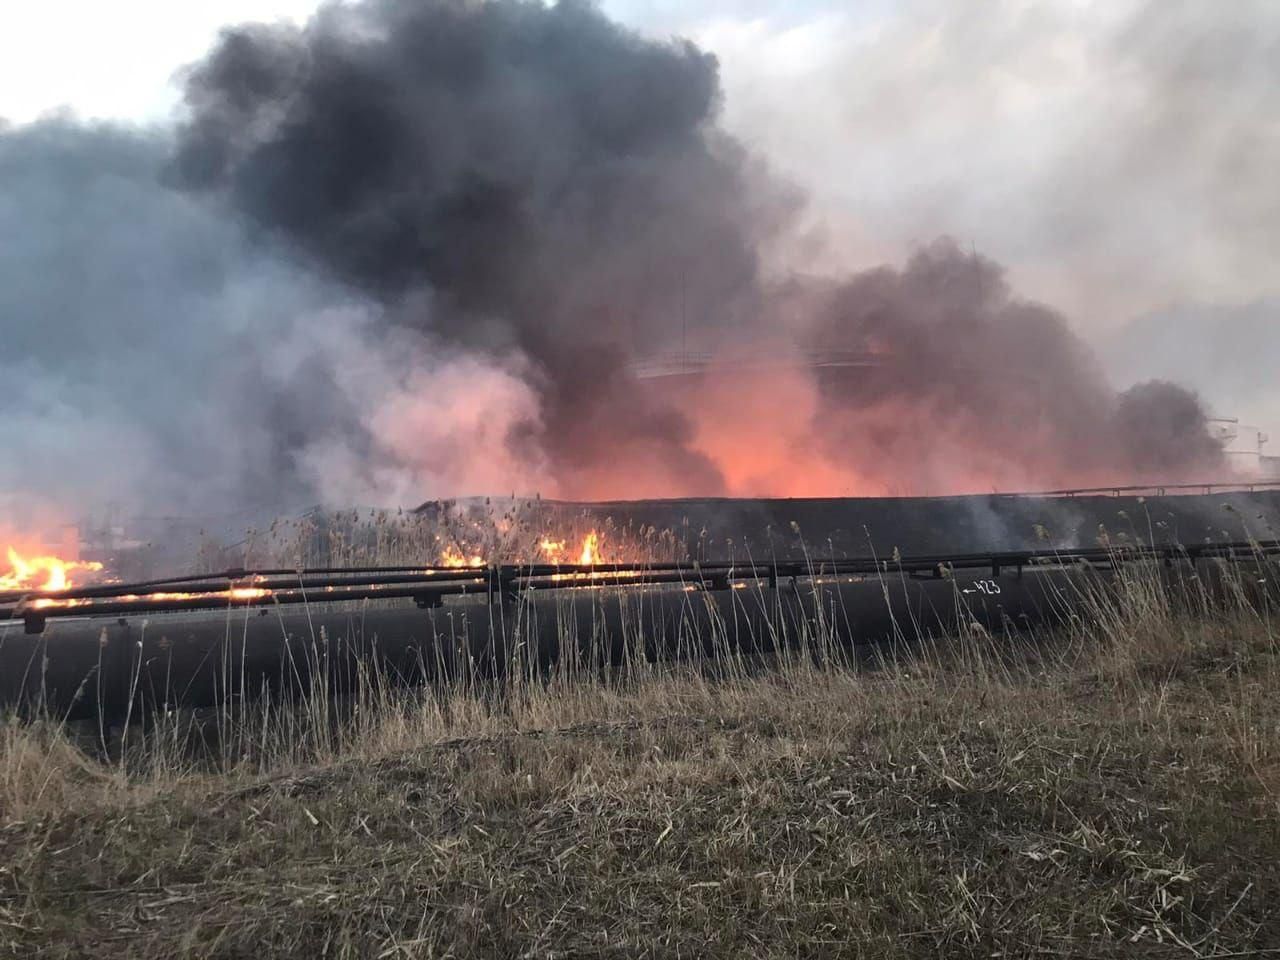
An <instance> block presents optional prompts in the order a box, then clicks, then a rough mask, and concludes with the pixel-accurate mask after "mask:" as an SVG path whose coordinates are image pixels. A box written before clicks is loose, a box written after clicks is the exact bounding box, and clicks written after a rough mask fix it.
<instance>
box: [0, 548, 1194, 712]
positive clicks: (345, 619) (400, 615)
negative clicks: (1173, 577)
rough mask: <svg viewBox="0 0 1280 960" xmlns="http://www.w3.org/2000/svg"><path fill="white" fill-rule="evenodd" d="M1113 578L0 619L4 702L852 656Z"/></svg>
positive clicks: (210, 700)
mask: <svg viewBox="0 0 1280 960" xmlns="http://www.w3.org/2000/svg"><path fill="white" fill-rule="evenodd" d="M1188 567H1189V565H1188ZM1111 576H1112V574H1111V572H1110V571H1109V570H1108V569H1105V568H1102V569H1100V568H1097V567H1089V566H1084V565H1075V566H1062V567H1042V568H1025V569H1021V570H1019V569H1003V570H1001V571H1000V572H998V573H997V572H994V571H969V572H964V571H960V572H956V573H955V574H954V575H952V576H946V577H943V576H938V577H913V576H910V575H907V574H905V573H893V574H882V575H871V576H865V577H862V576H850V575H843V576H832V577H825V578H824V577H816V578H797V579H794V580H790V579H783V580H781V581H778V582H777V585H776V587H771V586H769V583H768V581H767V580H759V581H755V580H752V581H746V582H743V583H741V584H740V585H738V586H735V587H731V588H729V589H701V588H694V587H690V586H681V585H679V584H661V583H660V584H651V585H646V586H640V587H617V588H612V587H611V588H600V587H591V588H578V589H549V590H548V589H544V590H531V591H527V592H525V593H523V594H521V595H519V596H517V597H514V598H511V597H506V598H503V599H502V600H501V601H495V602H489V601H488V599H486V598H484V597H459V598H451V599H450V601H449V602H446V603H444V604H443V605H442V606H439V607H435V608H430V609H420V608H417V607H414V606H411V605H409V604H408V603H407V602H406V603H404V604H402V605H395V604H391V603H387V602H385V601H378V602H376V603H374V602H370V603H369V604H367V605H365V606H362V607H360V608H359V609H339V608H335V605H326V604H315V605H311V606H308V607H305V608H297V607H294V608H284V607H272V608H260V607H248V606H243V605H237V606H234V607H228V608H227V609H225V610H222V611H216V612H211V611H205V612H201V613H161V614H150V615H145V616H129V617H119V618H110V617H87V618H83V619H66V620H56V621H55V620H51V621H49V623H48V625H47V626H46V628H45V630H44V632H43V633H42V634H39V635H29V634H26V633H25V632H23V630H22V626H21V624H16V623H15V624H9V625H0V708H2V709H8V710H15V709H17V710H23V711H29V710H35V709H43V710H46V711H47V712H49V713H51V714H53V715H55V716H60V717H62V716H65V717H68V718H82V717H91V716H103V717H106V718H119V717H122V716H124V715H127V714H131V713H132V714H133V715H135V716H140V715H143V714H144V713H147V712H149V711H150V710H153V709H155V708H158V707H164V706H169V707H173V706H182V707H209V706H217V705H219V704H225V703H228V702H235V701H240V700H242V699H245V698H252V697H256V696H258V695H260V694H262V693H263V692H264V691H268V692H270V693H271V694H272V695H274V696H282V695H287V694H292V693H297V692H299V691H314V690H315V689H316V688H317V685H321V686H323V687H324V688H325V689H327V690H328V691H334V690H337V689H342V688H349V687H351V686H352V685H354V683H355V682H356V679H357V678H358V677H359V676H364V677H368V676H370V675H371V672H372V673H373V674H376V675H377V676H379V677H381V678H384V679H387V680H390V681H392V682H396V683H414V684H416V683H424V682H431V681H433V680H437V679H440V678H443V677H448V676H455V677H460V676H470V677H474V678H482V679H483V678H489V677H493V676H495V675H498V674H500V673H502V672H504V671H510V670H527V671H531V672H538V671H545V670H547V669H549V668H550V667H552V666H553V665H555V664H557V663H559V664H562V665H567V664H568V663H569V662H570V661H572V662H575V663H578V664H581V665H585V666H588V667H593V666H603V665H605V664H612V665H620V664H625V663H628V662H633V660H634V658H636V657H640V658H643V659H646V660H655V659H659V658H664V657H672V656H684V655H687V656H708V655H710V656H717V655H723V654H730V653H733V654H736V653H740V652H741V653H752V652H759V651H767V650H771V649H776V648H778V647H779V646H782V645H790V646H807V647H809V648H810V649H817V648H820V647H824V646H826V645H831V646H832V647H833V648H836V647H838V648H841V649H849V648H850V647H851V646H853V645H857V644H866V643H880V642H883V641H886V640H893V639H901V640H914V639H918V638H920V637H924V636H939V635H950V634H954V633H956V632H958V631H964V630H966V629H969V628H971V627H972V626H974V625H979V626H980V627H981V628H982V629H984V630H986V631H988V632H991V633H1000V632H1005V631H1009V630H1014V629H1020V628H1023V627H1027V626H1030V625H1034V624H1040V623H1045V622H1056V621H1058V620H1060V619H1061V618H1062V617H1064V616H1066V615H1067V614H1068V613H1069V612H1070V611H1071V610H1072V609H1074V608H1075V607H1076V606H1077V601H1078V599H1079V597H1080V596H1081V595H1082V594H1083V593H1086V592H1088V591H1092V590H1096V589H1098V588H1099V587H1100V586H1102V585H1105V583H1106V582H1107V581H1108V580H1109V578H1110V577H1111ZM345 606H347V607H350V606H352V605H350V604H348V605H345Z"/></svg>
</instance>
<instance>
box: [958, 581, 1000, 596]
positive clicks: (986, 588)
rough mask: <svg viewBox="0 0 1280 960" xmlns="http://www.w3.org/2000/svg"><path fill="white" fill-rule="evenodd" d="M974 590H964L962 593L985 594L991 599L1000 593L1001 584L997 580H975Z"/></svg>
mask: <svg viewBox="0 0 1280 960" xmlns="http://www.w3.org/2000/svg"><path fill="white" fill-rule="evenodd" d="M973 586H974V588H975V589H973V590H962V591H960V592H961V593H985V594H986V595H987V596H989V597H994V596H995V595H996V594H998V593H999V592H1000V584H999V583H997V582H996V581H995V580H975V581H973Z"/></svg>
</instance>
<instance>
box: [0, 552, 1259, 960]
mask: <svg viewBox="0 0 1280 960" xmlns="http://www.w3.org/2000/svg"><path fill="white" fill-rule="evenodd" d="M1274 640H1275V638H1274V635H1273V633H1272V628H1271V623H1270V616H1269V612H1268V610H1267V609H1266V608H1265V606H1261V605H1259V604H1257V603H1251V602H1247V601H1246V600H1245V598H1244V595H1243V594H1240V595H1238V596H1235V597H1234V599H1232V600H1229V602H1227V603H1226V604H1225V605H1210V604H1209V603H1208V602H1207V600H1206V599H1205V597H1204V595H1202V594H1199V593H1197V591H1196V588H1194V587H1190V588H1187V589H1185V590H1183V591H1181V593H1180V595H1178V596H1175V597H1174V598H1173V599H1170V596H1169V594H1168V592H1167V591H1165V590H1163V589H1156V587H1155V580H1154V579H1153V577H1152V576H1150V575H1147V574H1145V573H1144V574H1141V575H1135V576H1133V577H1131V578H1130V579H1129V580H1128V581H1126V582H1124V583H1122V587H1121V589H1120V590H1119V592H1118V594H1117V595H1115V596H1108V597H1103V596H1099V597H1096V598H1093V600H1092V601H1091V602H1090V603H1088V604H1086V605H1085V607H1084V608H1083V613H1082V616H1081V618H1080V619H1079V620H1078V621H1077V622H1076V623H1075V624H1074V625H1073V626H1072V627H1071V628H1070V629H1068V630H1065V631H1063V632H1062V633H1060V634H1058V635H1055V636H1054V637H1043V638H1039V639H1038V640H1034V641H1031V640H1027V639H1026V638H1021V639H1015V638H989V637H983V636H972V637H966V638H961V639H960V640H957V641H953V642H950V643H947V644H939V645H937V646H935V647H933V648H931V649H929V650H926V651H918V652H917V653H916V654H913V655H911V656H903V657H902V658H900V659H898V660H897V661H896V662H894V663H887V664H884V665H883V666H882V667H881V668H879V669H875V670H870V671H865V670H853V669H826V670H818V669H815V668H814V667H813V666H812V665H811V662H810V661H808V660H805V659H802V658H783V660H782V661H781V662H780V663H778V664H777V665H775V668H774V669H772V670H770V671H768V672H766V673H762V674H758V675H754V676H753V675H751V674H750V673H749V672H748V671H746V670H745V669H744V670H739V671H734V670H730V671H728V675H727V676H726V675H725V672H724V671H721V674H720V675H719V676H718V677H717V678H716V679H715V680H712V679H709V678H708V677H706V676H704V675H701V674H699V672H698V671H697V670H695V669H694V668H692V667H680V668H666V669H657V668H650V669H648V670H646V671H642V672H638V673H636V674H633V675H631V677H630V679H629V680H628V682H627V683H625V684H622V683H606V682H604V681H602V680H591V679H586V678H581V677H577V678H573V679H572V682H570V681H569V680H567V679H553V681H552V682H551V684H550V685H549V686H546V687H542V686H528V685H519V686H513V687H512V688H510V689H508V690H506V691H504V694H505V695H504V696H502V697H499V698H489V699H488V700H484V699H478V698H476V697H474V696H472V695H470V694H468V693H466V692H465V691H461V690H453V691H441V692H439V694H438V695H437V696H434V697H430V698H416V699H408V698H405V697H403V696H401V697H400V698H399V699H398V700H394V699H390V698H389V699H384V700H379V701H377V702H373V701H372V700H371V701H369V702H363V703H357V704H355V705H348V707H347V709H346V711H345V713H344V716H343V717H342V718H341V721H342V722H341V723H339V724H335V723H334V720H335V718H334V717H325V716H322V715H321V713H320V712H317V711H318V710H319V708H317V707H315V706H314V705H304V706H303V708H302V711H301V713H296V712H295V713H293V714H291V715H290V716H291V719H289V720H287V721H286V720H284V719H282V717H281V716H280V714H279V712H277V714H276V715H274V716H272V715H268V713H266V712H264V713H262V714H261V715H260V716H259V715H247V716H244V717H241V718H240V720H239V723H240V736H239V737H238V738H232V739H233V742H235V743H236V744H238V746H237V750H239V749H244V750H245V756H244V757H243V758H240V759H237V757H236V756H235V755H234V754H235V751H231V752H225V751H224V753H223V754H222V755H221V756H220V763H221V766H222V768H223V769H222V772H220V773H218V774H210V773H207V772H205V773H201V772H197V771H196V770H195V769H193V768H191V767H190V765H184V763H183V761H182V759H181V758H182V756H184V754H183V752H182V747H183V743H182V738H181V732H180V731H178V730H177V729H176V728H172V729H164V728H161V729H159V730H157V731H154V732H153V733H152V734H150V737H151V740H150V742H148V743H143V744H135V747H134V749H133V750H132V751H129V750H126V751H124V753H123V754H122V755H120V756H118V757H116V758H115V759H113V760H112V761H110V762H108V763H99V762H97V761H90V760H88V759H86V758H85V756H84V755H83V753H82V752H81V751H79V750H78V749H76V748H75V747H73V746H72V745H71V744H70V743H69V742H68V740H67V737H66V735H65V732H64V731H59V730H57V729H53V730H49V729H41V728H34V727H30V726H27V727H17V726H8V727H5V728H4V729H3V746H2V748H0V749H2V750H3V755H2V756H0V804H2V805H3V808H2V809H0V954H5V955H12V956H15V957H18V956H23V957H26V956H50V957H63V956H66V957H79V956H84V957H89V956H93V957H100V956H134V957H155V958H159V957H174V956H191V957H244V956H250V955H252V956H258V957H265V956H272V957H274V956H284V957H293V956H297V957H308V958H315V957H383V958H392V957H445V956H476V957H513V958H514V957H543V956H558V957H568V956H628V957H630V956H655V957H657V956H662V957H667V956H670V957H676V956H681V957H691V956H723V957H737V956H761V957H783V956H786V957H795V956H804V957H825V956H965V957H968V956H983V957H990V956H1030V955H1037V954H1049V955H1075V956H1080V955H1083V956H1116V955H1124V956H1170V957H1173V956H1177V957H1191V958H1197V957H1198V958H1219V960H1224V958H1226V957H1246V956H1255V955H1261V954H1263V953H1266V952H1277V953H1280V908H1278V907H1277V906H1276V895H1277V893H1280V889H1278V884H1277V879H1278V867H1277V864H1280V809H1278V806H1277V805H1278V801H1277V798H1278V797H1280V696H1278V695H1280V660H1278V659H1277V649H1276V645H1275V642H1274ZM325 709H328V708H325ZM255 726H257V727H260V729H259V730H258V732H257V733H256V734H255V735H254V736H253V737H249V735H248V731H249V730H250V729H253V728H254V727H255ZM335 726H336V727H340V728H341V729H342V730H344V731H346V732H345V733H343V734H342V735H340V736H339V735H335V734H334V733H333V730H334V728H335ZM318 729H323V731H325V732H324V733H323V734H318V733H317V730H318ZM249 744H252V745H254V748H255V749H254V750H249V749H248V748H247V746H246V745H249ZM299 744H303V745H302V746H299Z"/></svg>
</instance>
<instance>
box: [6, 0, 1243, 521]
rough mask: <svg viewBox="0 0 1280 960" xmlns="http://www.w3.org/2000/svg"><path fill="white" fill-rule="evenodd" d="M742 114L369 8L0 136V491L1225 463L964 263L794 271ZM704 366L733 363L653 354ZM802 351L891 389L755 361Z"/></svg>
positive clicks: (1022, 475) (567, 42)
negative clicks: (156, 111) (777, 260)
mask: <svg viewBox="0 0 1280 960" xmlns="http://www.w3.org/2000/svg"><path fill="white" fill-rule="evenodd" d="M721 100H722V94H721V88H720V83H719V76H718V71H717V64H716V60H715V58H714V56H713V54H712V53H710V52H707V51H703V50H701V49H699V48H697V47H695V46H694V45H692V44H691V43H689V42H687V41H683V40H673V41H670V42H657V41H653V40H648V39H644V38H642V37H641V36H639V35H638V34H636V33H633V32H631V31H629V30H627V29H625V28H623V27H621V26H619V25H618V24H615V23H613V22H612V21H610V20H609V19H607V18H606V17H605V16H604V15H603V14H601V13H600V12H599V11H597V10H596V9H594V8H593V7H591V6H589V5H587V4H584V3H576V2H566V3H561V4H559V5H558V6H555V7H547V6H544V5H543V4H541V3H538V2H515V0H492V2H488V3H480V4H476V3H462V2H451V0H432V2H427V3H422V2H408V0H365V2H363V3H359V4H354V5H346V6H341V7H338V6H333V7H327V8H324V9H323V10H322V11H321V12H320V13H319V14H317V15H316V16H315V17H314V18H313V19H312V20H311V21H310V22H309V23H308V24H307V25H306V26H305V27H304V28H294V27H289V26H271V27H266V26H255V25H249V26H242V27H233V28H229V29H228V30H227V31H226V32H225V33H224V35H223V37H222V39H221V40H220V42H219V43H218V45H217V46H216V47H215V49H214V50H212V51H211V52H210V53H209V55H208V56H207V57H206V58H205V59H204V60H202V61H201V62H199V63H197V64H195V65H193V67H192V68H191V70H190V71H189V73H188V76H187V80H186V103H187V113H186V116H185V119H184V122H183V124H182V125H181V127H180V128H179V129H177V130H149V131H148V130H130V129H125V128H121V127H112V126H85V125H80V124H76V123H75V122H74V121H69V120H54V121H47V122H43V123H40V124H36V125H32V126H27V127H19V128H14V129H10V130H8V131H5V132H0V191H2V195H0V221H3V222H2V223H0V226H2V227H3V228H4V231H5V235H6V237H12V238H15V239H14V242H13V243H11V244H9V245H8V246H7V247H6V249H5V251H4V252H3V253H0V291H3V292H2V293H0V297H3V300H4V302H3V312H4V314H5V316H6V317H11V318H14V319H13V320H12V321H11V322H10V328H11V332H10V343H11V345H12V344H16V345H17V347H18V349H17V350H11V351H9V359H8V360H6V361H4V363H5V368H6V374H5V376H6V380H7V382H8V383H9V384H10V388H9V389H8V391H7V393H8V396H9V406H10V411H9V412H10V416H9V417H8V418H6V425H5V428H4V429H5V433H6V434H7V436H6V437H5V440H6V445H7V447H8V449H9V450H11V451H16V455H15V456H13V457H11V458H10V459H9V460H7V461H5V466H4V468H3V471H4V473H3V475H2V476H0V486H2V487H3V488H4V489H5V490H7V491H14V492H16V493H20V494H21V493H26V492H29V493H31V494H33V495H34V494H39V495H40V496H44V497H48V498H51V499H53V500H55V501H61V502H77V503H81V502H104V501H107V500H113V501H116V502H123V503H126V504H129V505H130V506H131V507H132V508H134V509H137V510H140V511H145V512H151V513H156V512H211V511H216V510H218V509H223V508H225V507H229V506H232V505H243V504H246V503H261V504H263V505H264V507H272V508H284V507H287V506H289V505H295V504H299V503H306V502H316V501H320V502H327V503H332V504H342V503H352V502H362V503H378V504H397V503H401V504H406V503H413V502H417V501H421V500H423V499H428V498H432V497H442V496H454V495H467V494H483V493H510V492H515V493H524V494H531V493H534V492H540V493H543V494H544V495H548V496H560V497H574V498H594V499H612V498H624V497H639V496H691V495H841V494H874V493H899V492H901V493H944V492H966V491H977V490H990V489H1006V490H1007V489H1016V488H1032V487H1047V486H1066V485H1070V484H1072V483H1080V484H1089V483H1104V482H1105V483H1115V482H1123V481H1127V480H1133V481H1145V480H1160V481H1175V480H1181V479H1195V480H1203V479H1204V478H1205V476H1206V475H1209V476H1213V475H1216V474H1219V473H1220V472H1221V469H1222V464H1221V460H1220V454H1219V451H1218V450H1217V447H1216V446H1215V445H1214V444H1213V442H1212V441H1211V440H1209V438H1208V434H1207V431H1206V422H1205V414H1204V411H1203V409H1202V407H1201V405H1200V403H1199V401H1198V399H1197V398H1196V397H1195V396H1194V395H1193V394H1191V393H1189V392H1187V391H1185V390H1183V389H1181V388H1179V387H1177V386H1176V385H1174V384H1169V383H1163V382H1154V383H1149V384H1143V385H1139V386H1138V387H1135V388H1132V389H1130V390H1127V391H1125V392H1118V391H1117V390H1115V389H1114V388H1113V387H1112V386H1111V385H1110V384H1109V383H1108V381H1107V379H1106V378H1105V376H1104V375H1103V373H1102V371H1101V367H1100V365H1099V363H1098V361H1097V359H1096V358H1095V357H1094V355H1093V354H1092V352H1091V351H1090V349H1089V348H1088V347H1087V345H1086V344H1085V343H1084V342H1083V341H1082V340H1081V339H1079V337H1078V336H1076V335H1075V334H1074V333H1073V332H1072V331H1071V329H1070V326H1069V325H1068V323H1067V321H1066V320H1065V319H1064V318H1063V317H1062V316H1060V315H1059V314H1057V313H1055V312H1054V311H1053V310H1051V309H1050V308H1048V307H1045V306H1040V305H1036V304H1033V303H1030V302H1027V301H1024V300H1022V299H1021V298H1019V297H1018V296H1017V295H1016V294H1015V293H1014V292H1013V291H1011V290H1010V289H1009V288H1008V286H1007V284H1006V283H1005V281H1004V278H1003V273H1002V271H1001V269H1000V268H999V266H998V265H996V264H995V263H993V262H991V261H990V260H987V259H985V258H983V257H981V256H978V255H977V254H976V253H974V252H973V251H965V250H963V249H961V248H960V247H959V246H957V245H956V244H955V243H953V242H950V241H948V240H946V239H941V240H939V241H937V242H935V243H933V244H930V245H928V246H926V247H923V248H921V249H920V250H918V251H917V253H916V254H915V255H914V256H913V257H912V258H911V259H910V260H909V261H908V262H907V263H905V264H903V265H901V266H886V267H883V268H880V269H877V270H872V271H862V272H859V273H853V274H850V275H847V276H835V277H827V278H824V279H822V280H821V281H816V280H811V279H805V278H801V277H779V276H777V275H776V272H774V271H773V270H772V269H771V265H770V263H769V262H768V257H767V253H766V251H768V250H769V249H771V248H772V247H773V246H774V244H775V242H776V241H777V240H779V238H781V237H784V236H785V235H786V234H787V232H788V231H789V230H791V229H793V228H794V226H795V224H796V222H797V217H798V214H799V212H800V211H801V210H802V209H803V207H804V197H803V196H802V195H801V194H800V193H799V191H797V190H796V189H795V188H794V187H793V186H791V185H788V184H784V183H781V182H779V181H778V179H777V178H776V177H774V176H772V175H771V174H770V173H769V171H768V170H767V168H766V166H765V165H764V164H763V163H762V162H761V161H760V160H759V159H758V158H757V157H755V156H753V155H752V154H751V153H750V151H748V150H747V149H746V148H745V147H744V146H743V145H742V144H740V143H738V142H736V141H735V140H734V139H733V138H732V137H730V136H729V135H728V134H727V133H726V132H725V131H724V129H723V128H722V126H721V125H720V121H719V117H720V111H721ZM690 344H693V345H694V346H696V347H697V349H699V350H706V351H709V352H710V353H712V354H713V355H715V356H716V357H718V358H720V359H722V360H724V361H725V369H732V370H733V372H732V374H730V375H727V376H724V377H715V378H709V379H704V380H701V381H697V380H693V381H690V380H689V379H688V378H685V379H684V380H682V381H680V383H679V385H678V386H674V385H673V384H672V382H671V381H661V380H644V379H641V378H639V377H637V376H636V374H635V373H634V370H633V368H632V366H631V364H630V361H632V360H634V359H636V358H644V357H650V356H654V355H658V354H661V353H664V352H668V351H679V350H684V349H685V348H686V347H687V346H688V345H690ZM808 350H821V351H827V352H840V353H844V354H853V355H858V356H862V357H865V358H867V362H866V364H865V365H864V366H863V367H860V368H853V372H848V371H846V372H845V373H844V374H842V375H839V376H835V377H833V376H831V375H829V373H823V374H819V373H816V372H815V371H814V370H812V369H811V368H809V367H807V366H805V365H804V364H802V363H793V364H788V363H785V362H782V363H778V362H775V363H771V364H761V363H760V362H759V360H760V359H761V358H762V356H767V357H768V358H769V359H770V360H773V361H779V360H782V361H785V360H786V359H787V358H788V357H796V358H799V357H800V356H802V355H803V354H804V353H805V351H808ZM19 358H20V359H19Z"/></svg>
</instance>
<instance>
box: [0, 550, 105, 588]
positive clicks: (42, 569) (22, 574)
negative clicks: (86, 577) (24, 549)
mask: <svg viewBox="0 0 1280 960" xmlns="http://www.w3.org/2000/svg"><path fill="white" fill-rule="evenodd" d="M9 568H10V569H9V572H8V573H6V574H0V589H3V590H66V589H67V588H69V587H71V586H73V584H72V582H71V577H70V576H68V574H70V573H72V572H76V571H84V572H86V573H94V572H97V571H99V570H101V569H102V564H100V563H97V562H93V561H81V560H60V559H59V558H58V557H24V556H23V555H22V554H20V553H19V552H18V551H17V550H16V549H15V548H14V547H9Z"/></svg>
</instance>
